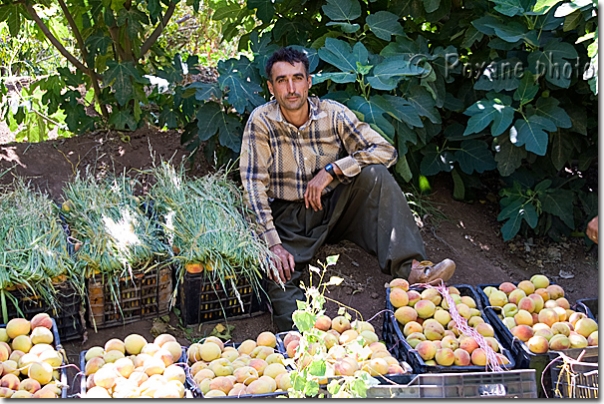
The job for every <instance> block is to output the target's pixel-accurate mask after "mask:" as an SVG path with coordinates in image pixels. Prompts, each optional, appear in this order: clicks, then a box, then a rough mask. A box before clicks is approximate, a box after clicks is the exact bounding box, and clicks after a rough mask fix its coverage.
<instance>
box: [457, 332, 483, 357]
mask: <svg viewBox="0 0 604 404" xmlns="http://www.w3.org/2000/svg"><path fill="white" fill-rule="evenodd" d="M459 347H460V348H461V349H463V350H464V351H467V352H468V353H470V354H471V353H472V352H474V350H475V349H476V348H478V347H479V345H478V342H477V341H476V340H475V339H474V337H470V336H464V337H462V338H460V339H459Z"/></svg>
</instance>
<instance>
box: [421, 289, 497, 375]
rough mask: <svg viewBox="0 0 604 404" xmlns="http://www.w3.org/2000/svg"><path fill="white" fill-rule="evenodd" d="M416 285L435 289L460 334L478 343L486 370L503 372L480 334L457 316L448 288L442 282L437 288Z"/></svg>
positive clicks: (494, 354) (495, 356)
mask: <svg viewBox="0 0 604 404" xmlns="http://www.w3.org/2000/svg"><path fill="white" fill-rule="evenodd" d="M418 285H419V286H421V287H424V288H433V289H436V290H437V291H438V292H439V293H440V294H441V296H442V297H443V298H444V299H445V300H446V301H447V305H448V306H449V314H450V315H451V319H452V320H453V322H454V323H455V326H456V327H457V329H458V330H459V331H460V332H461V333H462V334H464V335H467V336H470V337H473V338H474V339H475V340H476V342H477V343H478V346H480V347H481V348H482V349H483V350H484V352H485V355H486V358H487V364H486V368H487V369H490V370H491V371H493V372H501V371H503V369H502V368H501V366H499V360H498V358H497V354H496V353H495V351H494V350H493V348H491V346H490V345H489V343H488V342H487V341H486V339H485V338H484V337H483V336H482V334H480V333H479V332H478V331H476V329H475V328H474V327H470V326H469V325H468V321H467V320H466V319H465V318H464V317H462V316H461V314H459V312H458V311H457V306H456V305H455V301H454V300H453V298H452V297H451V295H450V294H449V290H448V288H447V287H446V286H445V285H444V284H443V283H442V282H441V283H440V285H438V286H432V285H430V284H427V283H421V284H418Z"/></svg>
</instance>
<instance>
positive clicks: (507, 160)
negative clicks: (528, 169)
mask: <svg viewBox="0 0 604 404" xmlns="http://www.w3.org/2000/svg"><path fill="white" fill-rule="evenodd" d="M497 140H498V142H499V143H498V145H497V146H498V147H497V148H496V154H495V161H496V162H497V171H499V174H500V175H501V176H502V177H507V176H509V175H512V174H513V173H514V172H515V171H516V169H518V168H520V166H521V165H522V160H523V159H525V158H526V156H527V152H526V150H525V149H524V148H523V147H517V146H514V145H513V144H512V142H511V141H510V138H509V136H500V137H498V138H497Z"/></svg>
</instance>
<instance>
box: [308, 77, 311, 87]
mask: <svg viewBox="0 0 604 404" xmlns="http://www.w3.org/2000/svg"><path fill="white" fill-rule="evenodd" d="M311 87H312V77H310V75H309V76H308V89H309V90H310V88H311Z"/></svg>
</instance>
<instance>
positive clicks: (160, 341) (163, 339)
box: [124, 333, 178, 347]
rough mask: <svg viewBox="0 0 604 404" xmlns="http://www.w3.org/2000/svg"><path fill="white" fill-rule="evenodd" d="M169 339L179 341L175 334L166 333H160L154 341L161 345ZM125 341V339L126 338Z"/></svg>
mask: <svg viewBox="0 0 604 404" xmlns="http://www.w3.org/2000/svg"><path fill="white" fill-rule="evenodd" d="M126 338H127V337H126ZM168 341H173V342H178V341H176V337H175V336H174V335H172V334H166V333H164V334H159V335H158V336H157V337H155V339H154V340H153V343H154V344H156V345H157V346H160V347H161V346H163V345H164V344H165V343H166V342H168ZM124 342H125V339H124Z"/></svg>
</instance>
